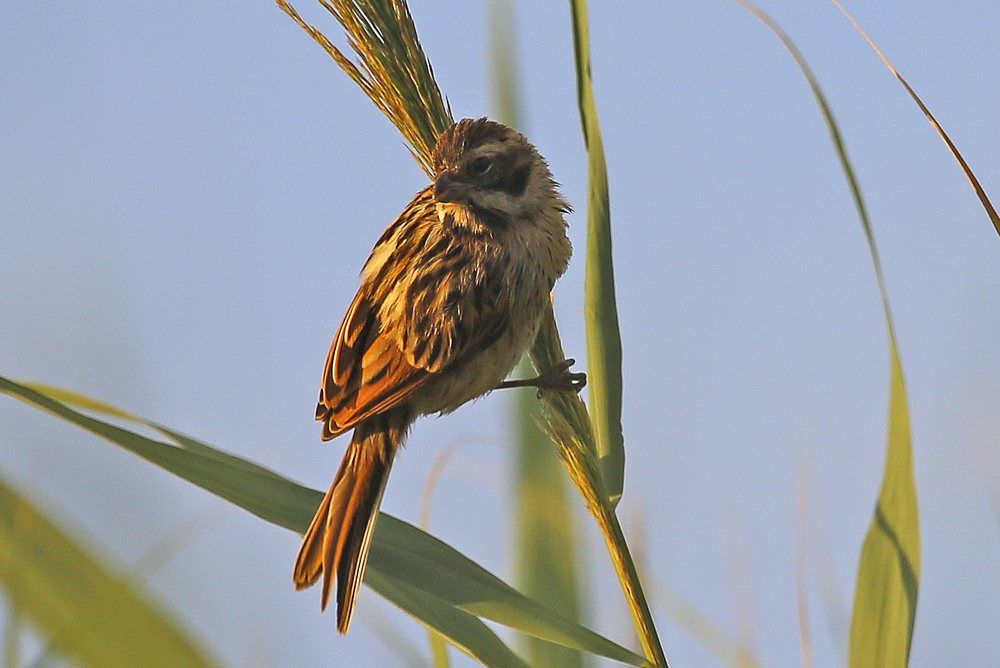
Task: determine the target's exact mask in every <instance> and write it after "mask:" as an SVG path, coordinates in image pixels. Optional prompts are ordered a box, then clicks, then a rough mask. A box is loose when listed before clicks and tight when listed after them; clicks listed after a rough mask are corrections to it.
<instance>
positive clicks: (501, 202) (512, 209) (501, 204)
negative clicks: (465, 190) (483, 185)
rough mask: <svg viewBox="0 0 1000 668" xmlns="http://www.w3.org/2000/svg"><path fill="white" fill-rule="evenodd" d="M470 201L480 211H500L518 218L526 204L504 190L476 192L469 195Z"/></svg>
mask: <svg viewBox="0 0 1000 668" xmlns="http://www.w3.org/2000/svg"><path fill="white" fill-rule="evenodd" d="M469 201H471V202H472V204H474V205H475V206H476V207H478V208H480V209H486V210H488V211H500V212H502V213H506V214H507V215H509V216H512V217H516V216H518V215H520V214H521V212H522V210H523V209H522V207H523V205H524V202H523V201H522V200H521V198H516V197H513V196H511V195H510V194H508V193H505V192H503V191H502V190H476V191H475V192H472V193H470V194H469Z"/></svg>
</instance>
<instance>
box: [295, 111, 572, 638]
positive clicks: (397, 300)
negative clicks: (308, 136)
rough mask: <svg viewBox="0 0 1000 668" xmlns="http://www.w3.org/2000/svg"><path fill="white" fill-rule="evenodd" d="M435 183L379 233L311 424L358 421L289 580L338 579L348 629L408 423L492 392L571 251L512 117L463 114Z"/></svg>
mask: <svg viewBox="0 0 1000 668" xmlns="http://www.w3.org/2000/svg"><path fill="white" fill-rule="evenodd" d="M434 171H435V177H436V178H435V183H434V184H433V185H430V186H428V187H426V188H424V189H423V190H422V191H420V192H419V193H418V194H417V196H416V197H414V198H413V201H411V202H410V204H409V205H408V206H407V207H406V209H405V210H404V211H403V213H402V214H401V215H400V216H399V218H397V219H396V221H395V222H394V223H393V224H392V225H390V226H389V228H388V229H387V230H386V231H385V232H384V233H383V234H382V237H381V238H380V239H379V240H378V243H376V245H375V248H374V250H373V251H372V254H371V257H370V258H369V259H368V262H367V263H366V264H365V267H364V269H363V270H362V272H361V288H360V290H359V291H358V294H357V296H356V297H355V298H354V302H353V303H352V304H351V306H350V308H349V309H348V311H347V315H346V316H345V317H344V321H343V323H342V324H341V326H340V330H339V331H338V332H337V336H336V338H335V339H334V341H333V346H332V347H331V348H330V354H329V356H328V358H327V362H326V369H325V371H324V374H323V385H322V387H321V389H320V396H319V405H318V406H317V409H316V419H317V420H319V421H321V422H323V439H324V440H329V439H331V438H334V437H335V436H339V435H340V434H342V433H344V432H345V431H347V430H348V429H352V428H353V429H354V435H353V437H352V439H351V443H350V445H349V446H348V448H347V453H346V454H345V455H344V459H343V462H342V463H341V465H340V470H339V471H338V472H337V475H336V477H335V478H334V481H333V485H332V486H331V487H330V491H329V492H328V493H327V495H326V497H325V498H324V499H323V503H322V504H321V505H320V507H319V509H318V510H317V512H316V516H315V518H314V519H313V521H312V524H311V525H310V527H309V530H308V531H307V532H306V534H305V538H304V540H303V543H302V548H301V550H300V552H299V556H298V560H297V561H296V564H295V573H294V580H295V585H296V587H297V588H298V589H304V588H306V587H309V586H311V585H313V584H315V583H316V581H317V580H318V579H319V577H320V576H321V575H322V576H323V594H322V606H323V608H324V609H325V608H326V605H327V603H328V601H329V597H330V593H331V587H332V584H333V580H334V579H336V581H337V628H338V629H339V631H340V632H341V633H346V632H347V629H348V627H349V625H350V623H351V616H352V614H353V610H354V602H355V598H356V596H357V592H358V588H359V587H360V585H361V579H362V577H363V576H364V569H365V563H366V561H367V556H368V545H369V542H370V540H371V534H372V530H373V529H374V526H375V519H376V517H377V516H378V507H379V503H380V502H381V499H382V493H383V491H384V490H385V483H386V479H387V478H388V475H389V470H390V468H391V467H392V461H393V458H394V456H395V454H396V450H397V449H398V448H399V446H400V445H401V443H402V441H403V439H404V437H405V435H406V431H407V430H408V429H409V427H410V425H411V424H412V422H413V421H414V420H415V419H416V418H417V417H419V416H421V415H426V414H429V413H449V412H451V411H453V410H455V409H456V408H458V407H459V406H461V405H462V404H464V403H465V402H467V401H470V400H472V399H475V398H476V397H479V396H482V395H483V394H486V393H487V392H489V391H490V390H492V389H494V388H496V387H497V386H498V385H499V384H500V383H501V382H502V381H503V380H504V378H506V377H507V375H508V374H509V373H510V371H511V370H512V369H513V368H514V365H515V364H516V363H517V361H518V360H519V359H520V357H521V355H522V354H523V353H524V351H525V350H526V348H527V347H528V346H529V345H530V343H531V341H532V340H533V339H534V336H535V333H536V331H537V328H538V322H539V318H540V316H541V314H542V312H543V309H544V307H545V304H546V300H547V299H548V295H549V292H550V291H551V290H552V286H553V284H554V283H555V281H556V279H557V278H559V276H561V275H562V273H563V272H564V271H565V270H566V266H567V264H568V263H569V258H570V254H571V248H570V243H569V239H568V238H567V236H566V223H565V221H564V219H563V214H564V213H566V212H567V211H568V210H569V205H568V204H567V203H566V202H565V200H563V199H562V197H561V196H560V194H559V192H558V190H557V185H556V183H555V181H553V179H552V175H551V174H550V172H549V169H548V166H547V164H546V163H545V160H544V159H543V158H542V157H541V156H540V155H539V154H538V152H537V151H536V150H535V147H534V146H532V145H531V144H530V143H529V142H528V140H527V139H525V137H524V136H522V135H521V134H519V133H517V132H515V131H514V130H511V129H510V128H508V127H507V126H505V125H501V124H499V123H495V122H492V121H488V120H486V119H485V118H481V119H478V120H471V119H465V120H463V121H460V122H458V123H456V124H455V125H453V126H452V127H451V128H449V129H448V130H446V131H445V132H444V133H443V134H442V135H441V137H440V138H439V139H438V143H437V146H436V147H435V149H434Z"/></svg>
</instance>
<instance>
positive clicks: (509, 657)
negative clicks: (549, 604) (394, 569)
mask: <svg viewBox="0 0 1000 668" xmlns="http://www.w3.org/2000/svg"><path fill="white" fill-rule="evenodd" d="M365 584H367V585H368V586H370V587H372V588H373V589H375V590H376V591H378V592H379V593H380V594H382V595H383V596H385V597H386V598H387V599H389V600H390V601H392V602H393V603H394V604H395V605H397V606H399V608H401V609H402V610H404V611H405V612H406V613H408V614H409V615H411V616H412V617H413V618H414V619H416V620H417V621H418V622H420V623H421V624H424V625H425V626H427V627H428V628H430V629H432V630H434V631H436V632H438V633H440V634H441V635H443V636H445V637H446V638H448V640H449V641H450V642H451V643H452V644H453V645H455V647H458V648H459V649H460V650H462V651H463V652H465V653H467V654H468V655H469V656H471V657H473V658H474V659H476V660H478V661H479V662H480V663H482V664H483V665H485V666H491V667H492V668H528V664H526V663H525V662H524V661H522V660H521V659H520V658H519V657H518V656H517V655H516V654H514V652H512V651H511V650H510V648H508V647H507V645H505V644H504V643H503V641H502V640H500V638H499V637H498V636H497V634H496V633H494V632H493V631H492V630H491V629H490V628H489V627H488V626H486V624H484V623H483V622H482V621H481V620H480V619H479V618H478V617H476V616H475V615H471V614H469V613H467V612H463V611H462V610H459V609H458V608H456V607H454V606H452V605H450V604H449V603H447V602H445V601H442V600H441V599H439V598H437V597H436V596H434V595H433V594H428V593H427V592H426V591H423V590H421V589H418V588H416V587H414V586H412V585H410V584H407V583H406V582H404V581H402V580H397V579H396V578H393V577H392V576H390V575H387V574H385V573H383V572H381V571H375V572H374V573H372V574H371V575H369V574H368V573H365Z"/></svg>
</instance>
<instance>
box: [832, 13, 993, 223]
mask: <svg viewBox="0 0 1000 668" xmlns="http://www.w3.org/2000/svg"><path fill="white" fill-rule="evenodd" d="M832 2H833V4H835V5H837V8H838V9H840V11H842V12H843V13H844V16H846V17H847V18H848V20H850V22H851V23H853V24H854V27H855V28H857V30H858V32H860V33H861V35H862V37H864V38H865V40H866V41H867V42H868V44H869V45H871V47H872V48H873V49H875V53H877V54H878V55H879V58H881V59H882V62H883V63H885V66H886V67H888V68H889V71H890V72H892V73H893V74H894V75H896V78H897V79H899V83H901V84H903V88H905V89H906V92H907V93H909V94H910V97H912V98H913V101H914V102H916V103H917V106H918V107H920V111H922V112H924V116H926V117H927V120H929V121H930V122H931V125H933V126H934V129H935V130H937V133H938V135H940V137H941V139H943V140H944V143H945V144H946V145H947V146H948V150H949V151H951V155H952V156H953V157H954V158H955V160H957V161H958V164H959V166H960V167H961V168H962V171H963V172H964V173H965V178H967V179H969V183H971V184H972V189H973V190H975V191H976V196H977V197H978V198H979V201H980V202H981V203H982V205H983V208H984V209H986V214H987V215H988V216H989V217H990V221H992V223H993V227H994V228H995V229H996V231H997V233H998V234H1000V215H997V210H996V209H995V208H994V207H993V202H991V201H990V198H989V197H988V196H987V195H986V191H985V190H983V186H982V185H980V183H979V179H977V178H976V175H975V174H974V173H973V172H972V168H971V167H969V165H968V163H966V162H965V158H963V157H962V154H961V153H959V151H958V147H957V146H955V144H954V142H952V141H951V137H949V136H948V133H947V132H945V131H944V128H943V127H941V124H940V123H938V122H937V119H936V118H934V114H932V113H931V110H930V109H928V108H927V106H926V105H925V104H924V102H923V100H921V99H920V97H919V96H918V95H917V92H916V91H915V90H913V88H911V87H910V84H909V83H907V81H906V79H904V78H903V75H902V74H900V73H899V71H898V70H897V69H896V68H895V67H893V65H892V63H890V62H889V59H888V58H886V57H885V54H883V53H882V51H881V50H880V49H879V48H878V47H877V46H875V42H873V41H872V38H871V37H869V36H868V33H866V32H865V31H864V30H863V29H862V28H861V26H860V25H859V24H858V22H857V21H855V20H854V17H853V16H851V15H850V14H849V13H848V12H847V10H846V9H844V7H843V5H841V4H840V3H839V2H837V0H832Z"/></svg>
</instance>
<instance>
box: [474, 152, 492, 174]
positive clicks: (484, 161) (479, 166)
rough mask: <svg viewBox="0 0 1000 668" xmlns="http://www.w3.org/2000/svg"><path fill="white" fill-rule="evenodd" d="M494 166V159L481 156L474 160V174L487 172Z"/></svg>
mask: <svg viewBox="0 0 1000 668" xmlns="http://www.w3.org/2000/svg"><path fill="white" fill-rule="evenodd" d="M492 166H493V160H492V159H491V158H487V157H486V156H480V157H478V158H476V159H475V160H473V161H472V173H473V174H485V173H486V172H488V171H489V170H490V167H492Z"/></svg>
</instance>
